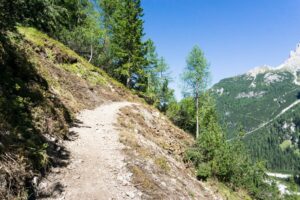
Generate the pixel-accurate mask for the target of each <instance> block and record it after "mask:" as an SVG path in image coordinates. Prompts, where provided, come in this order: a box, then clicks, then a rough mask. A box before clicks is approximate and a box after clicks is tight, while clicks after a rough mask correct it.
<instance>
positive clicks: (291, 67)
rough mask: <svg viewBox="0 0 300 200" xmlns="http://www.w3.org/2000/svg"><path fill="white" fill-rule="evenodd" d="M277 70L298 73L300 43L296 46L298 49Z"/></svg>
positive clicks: (299, 66)
mask: <svg viewBox="0 0 300 200" xmlns="http://www.w3.org/2000/svg"><path fill="white" fill-rule="evenodd" d="M276 69H283V70H287V71H292V72H294V71H298V70H299V69H300V43H299V44H298V45H297V46H296V49H295V50H293V51H291V52H290V56H289V58H288V59H287V60H285V61H284V62H283V63H282V64H281V65H279V66H278V67H277V68H276Z"/></svg>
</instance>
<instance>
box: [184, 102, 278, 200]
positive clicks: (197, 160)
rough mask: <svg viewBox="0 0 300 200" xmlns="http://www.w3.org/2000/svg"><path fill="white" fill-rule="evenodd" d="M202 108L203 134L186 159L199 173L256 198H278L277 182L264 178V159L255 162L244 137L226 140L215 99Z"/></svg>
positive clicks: (203, 178)
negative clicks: (243, 140)
mask: <svg viewBox="0 0 300 200" xmlns="http://www.w3.org/2000/svg"><path fill="white" fill-rule="evenodd" d="M207 98H208V99H209V97H207ZM201 110H202V126H201V127H202V128H201V131H200V136H199V138H198V139H197V142H196V144H195V145H194V146H193V147H192V148H191V149H190V150H188V151H187V152H186V160H188V161H191V162H193V163H194V165H195V167H196V170H197V177H198V178H199V179H202V180H206V179H207V178H210V177H213V178H217V179H218V180H220V181H222V182H224V183H226V184H227V185H228V186H230V187H231V188H233V189H234V190H238V189H245V190H246V191H248V193H249V194H250V195H251V196H252V197H253V198H255V199H278V198H279V197H278V192H277V190H276V188H275V186H270V185H269V184H267V183H266V182H265V178H266V175H265V167H264V163H262V162H257V163H256V164H255V165H253V164H252V162H251V160H250V158H249V156H248V154H247V152H246V149H245V147H244V145H243V143H242V141H241V138H240V139H236V140H234V141H233V142H227V141H226V138H225V136H224V133H223V131H222V129H221V127H220V125H219V123H218V119H217V113H216V110H215V106H214V103H213V101H211V100H208V101H206V102H205V103H204V104H203V105H202V109H201Z"/></svg>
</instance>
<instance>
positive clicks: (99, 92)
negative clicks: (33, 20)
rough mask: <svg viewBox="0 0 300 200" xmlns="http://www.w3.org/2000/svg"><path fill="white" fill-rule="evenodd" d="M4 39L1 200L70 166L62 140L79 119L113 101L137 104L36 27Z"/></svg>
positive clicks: (0, 91) (22, 193) (1, 49)
mask: <svg viewBox="0 0 300 200" xmlns="http://www.w3.org/2000/svg"><path fill="white" fill-rule="evenodd" d="M18 30H19V32H20V34H16V33H10V34H9V35H8V36H6V37H4V36H1V38H0V39H1V43H0V61H1V62H0V67H1V73H0V94H1V96H0V153H1V155H0V159H1V162H0V182H1V185H0V198H1V199H10V198H13V197H16V196H20V197H24V196H26V193H27V192H28V191H25V190H24V189H25V188H28V190H29V193H31V192H33V191H32V190H33V186H32V184H31V179H32V177H34V176H40V172H45V171H47V169H48V167H49V166H51V165H52V166H56V165H64V164H65V161H67V159H68V156H69V155H68V153H67V152H66V151H65V150H64V147H63V146H61V144H60V143H59V142H58V141H61V140H63V139H67V138H68V137H69V127H70V126H71V125H72V124H73V123H74V122H75V121H76V120H75V118H74V114H75V113H76V112H77V111H79V110H82V109H86V108H94V107H96V106H97V105H100V104H102V103H104V102H107V101H118V100H120V99H123V100H124V99H128V100H130V99H133V95H131V94H130V93H129V92H128V91H127V90H126V89H124V87H122V86H121V85H120V84H119V83H117V82H116V81H114V80H113V79H111V78H110V77H108V76H107V75H106V74H105V73H104V72H103V71H101V70H100V69H98V68H96V67H94V66H92V65H90V64H89V63H88V62H87V61H85V60H84V59H83V58H81V57H79V56H78V55H77V54H75V53H74V52H73V51H71V50H70V49H68V48H66V47H65V46H63V45H62V44H60V43H59V42H57V41H55V40H52V39H50V38H49V37H47V36H46V35H44V34H42V33H40V32H38V31H36V30H35V29H31V28H19V29H18Z"/></svg>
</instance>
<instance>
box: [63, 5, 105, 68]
mask: <svg viewBox="0 0 300 200" xmlns="http://www.w3.org/2000/svg"><path fill="white" fill-rule="evenodd" d="M87 5H88V6H86V7H84V8H83V10H82V15H84V16H86V17H85V18H83V19H81V23H80V25H78V26H76V27H74V28H72V29H69V28H68V27H64V28H63V29H62V30H60V31H59V33H58V34H57V38H58V39H59V40H60V41H61V42H63V43H64V44H65V45H67V46H68V47H70V48H71V49H72V50H74V51H75V52H77V53H78V54H79V55H81V56H82V57H84V58H86V59H87V60H89V62H91V63H93V64H95V65H97V66H101V65H102V64H103V63H104V62H105V61H104V60H105V58H104V55H103V54H104V51H105V30H103V29H102V28H101V26H102V22H101V20H100V12H99V11H98V10H97V9H96V8H95V6H94V5H93V4H91V3H89V4H87Z"/></svg>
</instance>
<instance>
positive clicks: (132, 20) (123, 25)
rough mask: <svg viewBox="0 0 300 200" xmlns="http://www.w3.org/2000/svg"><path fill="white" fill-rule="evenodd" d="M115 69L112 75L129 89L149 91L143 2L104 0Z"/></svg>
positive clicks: (105, 19)
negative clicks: (146, 87)
mask: <svg viewBox="0 0 300 200" xmlns="http://www.w3.org/2000/svg"><path fill="white" fill-rule="evenodd" d="M101 8H102V9H103V17H104V22H105V27H106V29H107V32H108V36H109V40H110V41H109V43H110V47H109V52H110V59H111V63H112V66H111V67H112V69H110V70H109V72H110V73H111V74H112V75H113V76H114V77H116V78H117V79H118V80H120V81H121V82H122V83H123V84H124V85H126V86H127V87H129V88H135V89H139V90H143V89H144V88H145V73H144V66H145V65H146V59H145V48H144V43H143V42H142V37H143V35H144V33H143V23H144V22H143V20H142V16H143V9H142V8H141V2H140V0H115V1H110V0H103V1H102V2H101Z"/></svg>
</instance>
